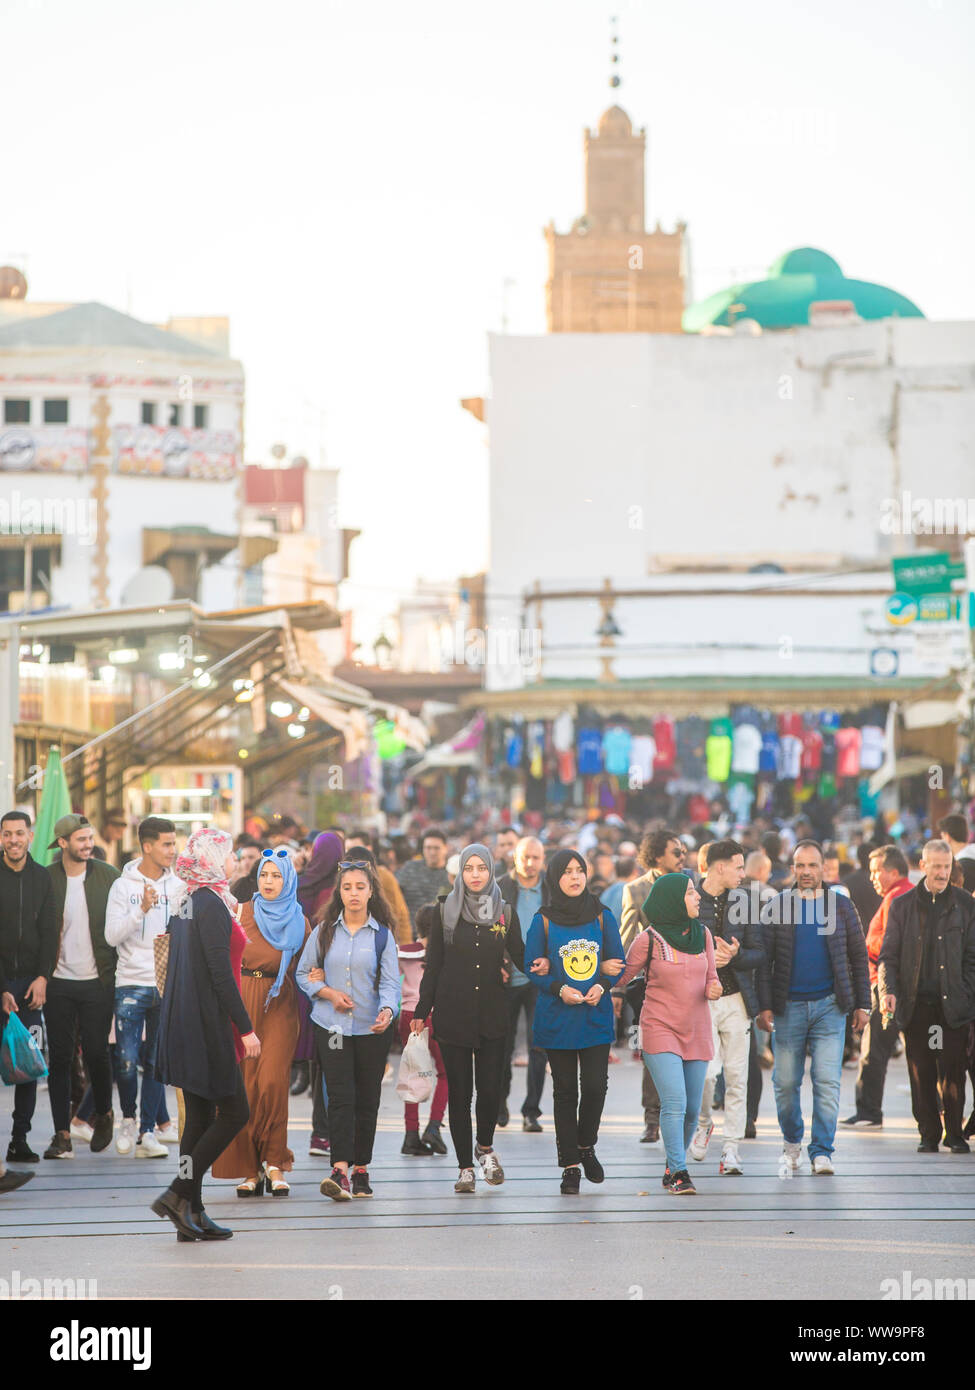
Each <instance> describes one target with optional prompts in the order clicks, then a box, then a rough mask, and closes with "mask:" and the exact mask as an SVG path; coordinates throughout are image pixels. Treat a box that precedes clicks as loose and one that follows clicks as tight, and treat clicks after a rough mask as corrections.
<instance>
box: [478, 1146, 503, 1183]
mask: <svg viewBox="0 0 975 1390" xmlns="http://www.w3.org/2000/svg"><path fill="white" fill-rule="evenodd" d="M474 1157H475V1158H476V1159H477V1161H478V1163H479V1164H480V1165H481V1172H482V1173H483V1174H484V1181H485V1182H489V1183H490V1184H491V1186H492V1187H497V1186H498V1185H499V1184H500V1183H503V1182H504V1169H503V1168H502V1167H501V1164H500V1163H499V1162H498V1156H497V1154H496V1153H495V1152H494V1150H493V1149H489V1150H488V1152H487V1153H481V1151H480V1149H477V1150H476V1151H475V1153H474Z"/></svg>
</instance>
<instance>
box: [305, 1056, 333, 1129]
mask: <svg viewBox="0 0 975 1390" xmlns="http://www.w3.org/2000/svg"><path fill="white" fill-rule="evenodd" d="M308 1086H309V1089H310V1091H311V1132H312V1134H317V1135H318V1137H319V1138H320V1139H327V1138H328V1106H327V1105H326V1104H325V1096H324V1093H323V1091H322V1064H321V1062H320V1061H319V1060H318V1057H317V1056H315V1057H312V1059H311V1061H310V1062H309V1063H308Z"/></svg>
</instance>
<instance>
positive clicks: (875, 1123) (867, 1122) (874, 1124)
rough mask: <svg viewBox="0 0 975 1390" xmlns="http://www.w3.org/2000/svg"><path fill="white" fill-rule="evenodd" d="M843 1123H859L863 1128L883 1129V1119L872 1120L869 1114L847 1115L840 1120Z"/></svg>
mask: <svg viewBox="0 0 975 1390" xmlns="http://www.w3.org/2000/svg"><path fill="white" fill-rule="evenodd" d="M840 1124H841V1125H850V1127H851V1128H852V1126H853V1125H858V1126H859V1127H860V1128H861V1129H883V1126H884V1122H883V1119H879V1120H871V1119H870V1117H869V1116H868V1115H856V1114H854V1115H847V1117H846V1119H845V1120H840Z"/></svg>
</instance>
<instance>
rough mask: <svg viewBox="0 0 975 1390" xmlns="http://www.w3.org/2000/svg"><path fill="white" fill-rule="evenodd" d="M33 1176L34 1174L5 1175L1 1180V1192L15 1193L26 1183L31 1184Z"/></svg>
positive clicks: (8, 1173)
mask: <svg viewBox="0 0 975 1390" xmlns="http://www.w3.org/2000/svg"><path fill="white" fill-rule="evenodd" d="M33 1176H34V1174H33V1173H10V1172H7V1173H4V1175H3V1177H2V1178H0V1192H15V1191H16V1190H17V1188H18V1187H23V1185H24V1183H25V1182H30V1180H31V1178H32V1177H33Z"/></svg>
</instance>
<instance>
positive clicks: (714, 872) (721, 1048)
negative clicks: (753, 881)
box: [688, 840, 765, 1174]
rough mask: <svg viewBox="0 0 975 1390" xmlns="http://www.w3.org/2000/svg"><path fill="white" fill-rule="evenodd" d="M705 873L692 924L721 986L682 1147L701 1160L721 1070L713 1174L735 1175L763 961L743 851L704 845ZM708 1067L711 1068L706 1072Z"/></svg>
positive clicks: (720, 843)
mask: <svg viewBox="0 0 975 1390" xmlns="http://www.w3.org/2000/svg"><path fill="white" fill-rule="evenodd" d="M705 862H706V871H705V874H704V878H703V879H702V880H701V885H700V888H699V889H698V891H699V892H700V894H701V906H700V911H699V913H698V920H699V921H700V922H701V924H702V926H705V927H707V929H708V931H710V933H711V935H712V937H713V938H714V963H715V966H716V967H717V971H718V980H719V982H720V984H721V988H722V991H723V993H722V995H721V998H720V999H712V1000H711V1003H710V1009H711V1021H712V1024H713V1027H714V1061H713V1063H712V1064H711V1066H710V1067H709V1068H708V1076H707V1078H706V1079H705V1082H704V1094H703V1096H702V1098H701V1111H700V1116H699V1118H698V1123H697V1133H696V1134H695V1135H694V1138H693V1139H692V1140H691V1143H690V1145H689V1148H688V1152H689V1153H690V1156H691V1158H693V1159H696V1160H697V1162H699V1163H700V1162H701V1161H702V1160H703V1159H704V1158H705V1156H706V1154H707V1151H708V1142H709V1141H710V1138H711V1134H712V1132H713V1130H714V1121H713V1120H712V1119H711V1106H712V1102H713V1098H714V1083H715V1081H716V1079H717V1068H718V1067H720V1066H722V1065H723V1067H724V1080H725V1091H724V1138H723V1142H722V1148H721V1164H720V1168H719V1172H721V1173H723V1174H733V1173H741V1171H742V1166H741V1157H740V1155H739V1153H738V1145H739V1144H740V1143H741V1141H742V1139H744V1137H745V1123H746V1098H747V1092H748V1059H749V1040H750V1037H751V1030H752V1019H753V1018H754V1017H755V1015H756V1014H757V1013H758V995H757V994H756V992H755V983H754V972H755V970H756V968H757V967H758V966H759V965H761V963H762V961H763V960H764V958H765V952H764V950H763V947H762V937H761V927H760V923H759V921H758V919H757V914H754V916H755V920H754V921H753V920H752V917H753V914H752V912H751V911H750V907H751V902H750V899H749V895H748V894H747V893H744V892H742V891H741V889H740V884H741V881H742V879H743V878H744V876H745V852H744V850H743V849H742V847H741V845H740V844H738V842H737V841H736V840H715V841H714V842H713V843H712V844H710V845H708V848H707V856H706V861H705ZM712 1068H714V1070H712Z"/></svg>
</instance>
